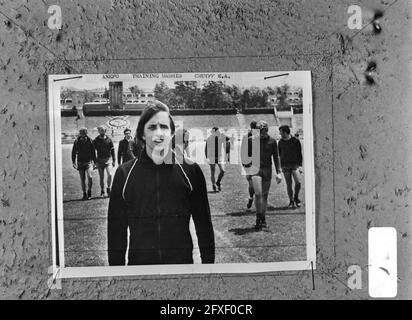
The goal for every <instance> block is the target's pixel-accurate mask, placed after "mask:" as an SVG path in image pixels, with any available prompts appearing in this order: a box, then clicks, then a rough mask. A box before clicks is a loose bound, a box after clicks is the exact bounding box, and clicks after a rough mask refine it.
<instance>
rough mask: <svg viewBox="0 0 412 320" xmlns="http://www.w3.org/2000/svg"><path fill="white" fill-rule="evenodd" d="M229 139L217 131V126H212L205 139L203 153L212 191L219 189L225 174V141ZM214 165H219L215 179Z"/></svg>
mask: <svg viewBox="0 0 412 320" xmlns="http://www.w3.org/2000/svg"><path fill="white" fill-rule="evenodd" d="M228 142H229V143H230V139H229V138H228V137H226V136H225V135H224V134H223V133H221V132H220V131H219V128H218V127H213V128H212V132H211V135H210V136H209V137H208V138H207V139H206V147H205V155H206V159H207V160H208V161H209V165H210V178H211V181H212V187H213V191H216V187H217V190H219V191H221V190H222V187H221V182H222V179H223V176H224V175H225V157H226V150H227V149H226V147H227V143H228ZM216 165H217V166H218V167H219V171H220V172H219V175H218V176H217V181H216V178H215V171H216Z"/></svg>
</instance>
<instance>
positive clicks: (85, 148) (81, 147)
mask: <svg viewBox="0 0 412 320" xmlns="http://www.w3.org/2000/svg"><path fill="white" fill-rule="evenodd" d="M76 157H77V162H78V163H88V162H91V161H93V162H96V151H95V149H94V145H93V142H92V139H90V138H89V136H86V137H84V138H83V137H78V138H77V139H76V140H74V143H73V148H72V162H73V163H74V162H75V161H76Z"/></svg>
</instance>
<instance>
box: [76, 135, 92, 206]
mask: <svg viewBox="0 0 412 320" xmlns="http://www.w3.org/2000/svg"><path fill="white" fill-rule="evenodd" d="M71 156H72V163H73V167H74V168H75V169H77V170H78V171H79V174H80V182H81V187H82V191H83V200H88V199H90V198H91V196H92V186H93V179H92V172H93V167H94V165H95V163H96V151H95V149H94V146H93V142H92V139H91V138H90V137H89V136H88V135H87V129H86V128H81V129H80V130H79V136H78V137H77V139H76V140H75V141H74V143H73V148H72V154H71ZM86 177H87V193H86Z"/></svg>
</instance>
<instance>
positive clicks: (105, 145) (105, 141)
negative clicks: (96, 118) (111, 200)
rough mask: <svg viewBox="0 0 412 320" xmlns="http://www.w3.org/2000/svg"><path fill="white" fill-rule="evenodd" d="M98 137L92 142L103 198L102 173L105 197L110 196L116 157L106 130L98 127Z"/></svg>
mask: <svg viewBox="0 0 412 320" xmlns="http://www.w3.org/2000/svg"><path fill="white" fill-rule="evenodd" d="M97 130H98V131H99V135H98V136H97V137H96V138H95V139H94V140H93V145H94V148H95V149H96V152H97V157H96V163H97V169H98V170H99V178H100V189H101V192H100V196H101V197H104V196H105V192H104V172H105V171H106V174H107V188H106V190H107V195H108V196H110V187H111V184H112V168H113V167H114V166H115V164H116V156H115V152H114V145H113V141H112V139H110V138H109V137H108V136H107V135H106V128H104V127H98V128H97Z"/></svg>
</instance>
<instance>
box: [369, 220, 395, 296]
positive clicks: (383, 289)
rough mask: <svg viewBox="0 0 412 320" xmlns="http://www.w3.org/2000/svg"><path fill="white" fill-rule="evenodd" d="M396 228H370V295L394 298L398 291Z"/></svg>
mask: <svg viewBox="0 0 412 320" xmlns="http://www.w3.org/2000/svg"><path fill="white" fill-rule="evenodd" d="M396 235H397V234H396V229H395V228H370V229H369V234H368V245H369V250H368V251H369V295H370V296H371V297H372V298H394V297H396V294H397V292H398V269H397V268H398V265H397V239H396Z"/></svg>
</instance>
